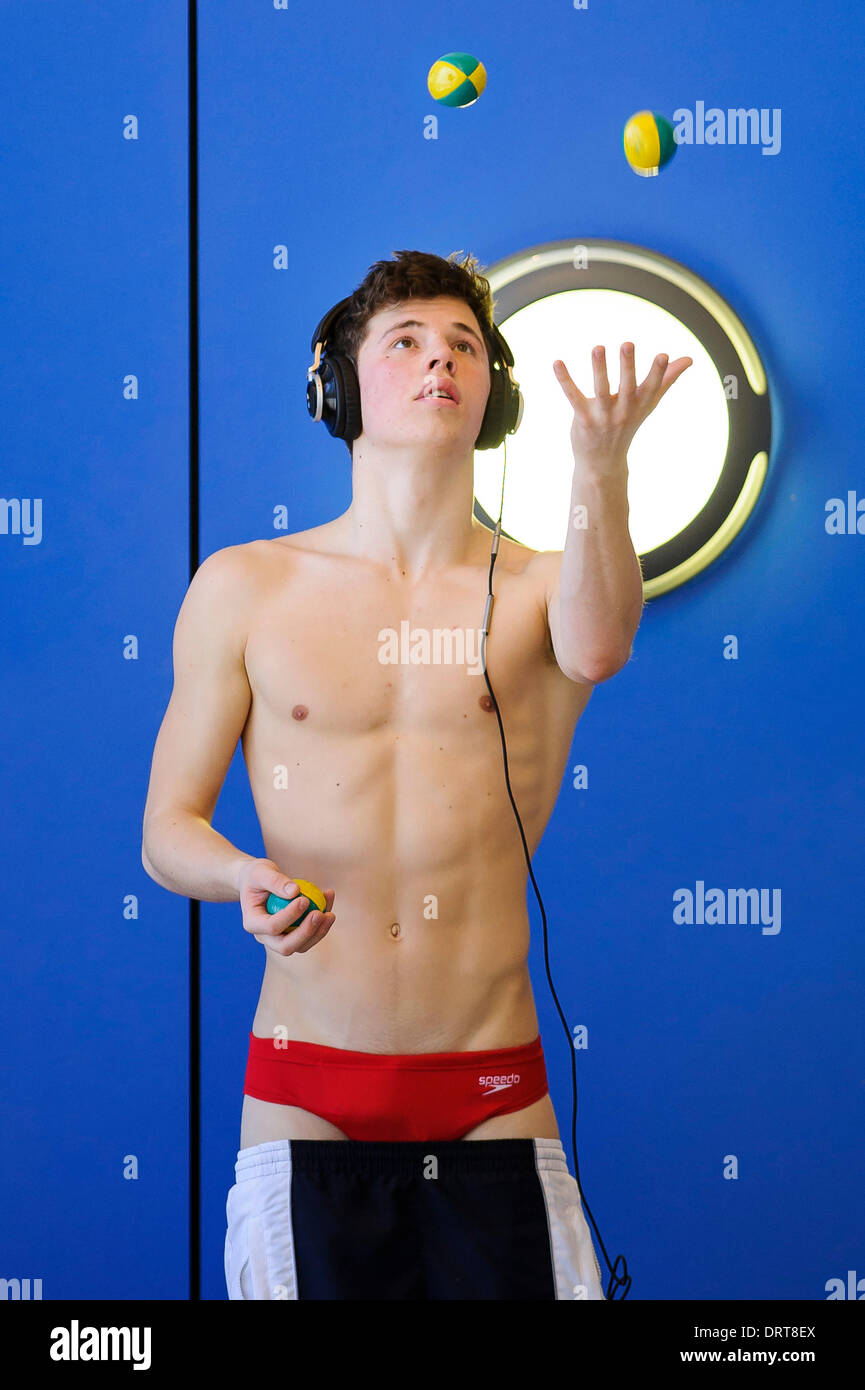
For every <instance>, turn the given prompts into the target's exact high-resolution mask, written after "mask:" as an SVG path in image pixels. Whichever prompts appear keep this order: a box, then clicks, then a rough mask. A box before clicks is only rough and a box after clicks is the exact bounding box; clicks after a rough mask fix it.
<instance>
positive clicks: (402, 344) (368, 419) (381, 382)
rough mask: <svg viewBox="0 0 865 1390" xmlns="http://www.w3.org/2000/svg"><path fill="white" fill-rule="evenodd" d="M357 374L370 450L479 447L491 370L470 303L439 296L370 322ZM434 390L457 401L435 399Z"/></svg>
mask: <svg viewBox="0 0 865 1390" xmlns="http://www.w3.org/2000/svg"><path fill="white" fill-rule="evenodd" d="M409 320H411V323H409V322H408V321H409ZM357 374H358V381H359V383H360V399H361V408H362V411H363V438H364V439H367V440H369V441H370V443H374V444H381V445H389V444H390V445H409V446H411V445H412V444H416V445H418V446H423V445H425V444H435V445H437V446H439V447H440V446H446V447H448V448H451V449H454V450H466V449H471V448H472V447H473V446H474V441H475V440H476V439H477V437H478V434H479V432H480V428H481V422H482V420H483V418H484V411H485V410H486V405H487V399H488V397H489V392H490V367H489V358H488V355H487V348H486V344H485V342H484V339H483V334H482V332H481V326H480V324H479V323H478V320H477V318H476V317H475V314H474V312H473V311H472V310H471V309H470V308H469V306H468V304H467V303H466V302H465V300H463V299H455V298H451V297H450V296H445V295H439V296H438V297H437V298H435V299H416V298H412V299H406V300H402V301H401V302H400V303H399V304H391V305H389V306H388V307H387V308H386V309H379V310H378V312H377V313H375V314H373V315H372V317H371V318H370V319H369V321H368V323H367V326H366V334H365V336H364V339H363V342H362V343H361V346H360V349H359V351H358V358H357ZM434 386H438V387H444V388H446V389H447V390H448V391H449V392H450V393H451V397H454V398H455V399H447V400H443V399H438V398H436V397H434V396H431V395H430V390H431V388H433V387H434Z"/></svg>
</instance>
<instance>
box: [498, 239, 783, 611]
mask: <svg viewBox="0 0 865 1390" xmlns="http://www.w3.org/2000/svg"><path fill="white" fill-rule="evenodd" d="M484 273H485V275H486V277H487V279H488V280H489V282H490V285H491V287H492V292H493V296H494V298H495V318H496V323H497V324H498V326H499V328H500V329H501V330H502V333H503V334H504V336H505V338H506V339H507V342H508V344H509V346H510V348H511V351H512V352H513V354H514V361H515V366H514V369H513V370H514V376H515V377H516V379H517V381H519V383H520V387H521V389H522V392H523V397H524V399H525V409H524V413H523V419H522V423H521V424H520V427H519V429H518V430H517V433H516V434H515V435H509V436H508V440H507V455H508V458H507V473H506V476H505V490H504V514H503V516H502V531H503V532H504V533H505V534H506V535H508V536H510V537H511V539H513V540H516V541H519V542H521V544H523V545H526V546H529V547H530V548H531V549H532V550H563V549H564V546H565V541H566V538H567V528H568V522H569V519H570V517H569V513H570V507H571V482H572V478H573V472H574V457H573V453H572V451H571V443H570V427H571V421H572V419H573V408H572V407H571V405H570V404H569V402H568V400H567V397H566V396H565V394H564V391H563V390H562V387H561V386H560V385H559V382H558V381H557V379H556V377H555V374H554V372H553V362H554V361H555V359H556V358H559V357H560V358H561V359H562V361H563V362H564V364H565V366H566V367H567V369H568V371H569V372H570V374H571V377H572V378H573V380H574V381H575V382H576V384H577V386H578V387H579V389H580V390H581V391H582V392H583V395H585V396H594V394H595V387H594V375H593V371H592V360H591V357H592V348H593V347H594V346H595V345H596V344H597V343H603V344H604V346H605V348H606V362H607V376H608V378H609V382H610V391H611V392H616V391H617V390H618V384H619V352H620V348H621V344H622V343H624V342H633V344H634V363H635V369H636V378H637V385H638V386H639V385H640V383H641V382H642V381H643V380H644V379H645V377H646V376H647V374H648V372H649V369H650V368H651V366H652V362H653V361H654V358H655V356H656V355H657V354H658V353H659V352H665V353H667V355H668V357H669V359H670V361H671V362H672V361H674V360H675V359H676V358H677V357H690V358H691V359H692V360H693V365H692V366H690V367H688V368H687V369H686V371H684V372H683V373H682V375H681V376H680V377H679V378H678V380H676V381H675V382H674V383H673V385H672V386H671V387H670V388H669V390H668V391H667V392H666V394H665V395H664V396H663V397H662V399H661V400H660V402H659V403H658V405H657V406H656V407H655V409H654V410H653V411H652V413H651V415H649V417H648V418H647V419H646V420H644V422H643V424H642V425H641V426H640V428H639V430H638V431H637V433H636V435H635V437H634V439H633V442H632V444H631V447H630V449H629V450H628V503H629V511H630V515H629V526H630V531H631V539H632V541H633V543H634V549H635V550H636V551H637V554H638V555H639V556H640V563H641V566H642V570H643V576H644V581H645V582H644V585H643V592H644V596H645V597H646V598H647V599H648V598H653V597H656V596H657V595H658V594H662V593H665V592H666V591H667V590H669V589H674V588H676V587H677V586H678V585H680V584H684V583H685V582H686V580H688V579H691V578H693V576H694V575H696V574H698V573H699V572H700V571H701V570H703V569H705V568H706V566H707V565H710V564H711V563H712V561H713V560H716V559H717V558H718V556H719V555H720V554H721V553H722V551H724V550H725V549H726V548H727V546H728V545H729V544H730V543H731V541H732V540H733V538H734V537H735V536H736V535H737V534H738V532H739V531H740V530H741V529H742V527H743V526H744V524H745V522H746V521H747V519H748V517H749V516H750V514H751V512H752V510H753V508H754V505H755V503H756V501H757V498H758V496H759V494H760V491H761V488H762V486H763V482H764V480H765V478H766V473H767V469H768V463H769V454H770V447H771V438H772V430H771V423H772V422H771V407H770V401H769V392H768V387H767V380H766V372H765V369H764V367H763V364H762V362H761V360H760V356H759V354H758V352H757V349H756V347H755V346H754V343H753V342H752V340H751V338H750V335H749V334H748V332H747V330H746V328H745V326H744V325H743V323H742V322H741V320H740V319H739V318H738V316H737V315H736V314H735V313H734V311H733V310H732V309H731V307H730V305H729V304H727V302H726V301H725V300H724V299H722V298H721V296H720V295H719V294H718V293H717V291H716V290H714V289H713V288H712V287H711V285H709V284H707V282H706V281H705V280H702V279H701V278H700V277H699V276H698V275H695V274H694V272H693V271H692V270H689V269H688V267H687V266H684V265H681V264H679V263H678V262H677V261H673V260H670V259H669V258H668V257H666V256H662V255H659V254H658V253H657V252H655V251H649V250H646V249H645V248H644V247H641V246H631V245H629V244H627V243H625V242H620V241H603V240H596V239H592V238H587V239H586V240H584V241H580V242H574V241H555V242H548V243H546V244H545V245H543V246H535V247H532V248H531V249H529V250H527V251H520V252H518V253H517V254H516V255H514V256H509V257H508V258H507V259H506V260H503V261H498V262H497V263H496V264H495V265H493V266H491V267H490V268H489V269H488V270H486V271H485V272H484ZM503 455H504V447H503V446H502V447H500V448H498V449H488V450H482V451H478V452H477V453H476V454H475V505H474V512H475V515H476V516H477V517H478V518H479V520H481V521H483V522H484V524H485V525H488V526H494V525H495V518H496V517H497V516H498V514H499V505H500V501H501V490H502V465H503V461H504V460H503ZM575 500H577V501H578V500H579V499H575Z"/></svg>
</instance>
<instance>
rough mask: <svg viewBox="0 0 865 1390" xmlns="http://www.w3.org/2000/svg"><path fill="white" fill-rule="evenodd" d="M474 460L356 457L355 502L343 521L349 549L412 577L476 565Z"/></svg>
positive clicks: (393, 455)
mask: <svg viewBox="0 0 865 1390" xmlns="http://www.w3.org/2000/svg"><path fill="white" fill-rule="evenodd" d="M472 463H473V459H472V457H471V456H470V457H468V458H467V459H464V460H462V461H454V459H453V456H451V457H450V458H442V457H441V456H430V455H428V456H426V457H421V458H419V457H418V456H417V454H414V455H411V456H406V454H402V455H400V454H399V453H398V452H397V453H392V452H388V453H384V454H383V453H381V452H377V453H375V454H373V455H370V454H369V453H367V454H365V455H364V454H356V455H355V458H354V460H353V464H352V501H351V505H350V506H349V507H348V509H347V511H345V512H344V513H343V515H342V516H341V517H340V518H339V523H340V530H341V531H342V533H343V535H344V539H345V544H346V548H347V549H348V550H349V551H350V552H351V553H353V554H356V555H364V556H366V557H367V558H368V559H370V560H375V561H376V562H377V563H379V564H381V565H383V566H384V567H385V568H391V569H393V571H394V572H395V573H398V574H400V575H404V576H406V577H409V578H412V577H414V578H418V579H420V578H422V577H423V576H424V574H426V573H430V572H432V571H434V570H436V569H441V568H445V567H448V566H452V565H458V564H468V563H471V562H472V561H474V560H475V559H476V556H477V553H478V539H479V536H480V533H481V532H483V531H484V528H483V527H481V526H480V524H479V523H478V522H476V521H475V520H474V518H473V515H472V507H473V504H474V477H473V467H472Z"/></svg>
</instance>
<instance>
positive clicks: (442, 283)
mask: <svg viewBox="0 0 865 1390" xmlns="http://www.w3.org/2000/svg"><path fill="white" fill-rule="evenodd" d="M458 256H463V260H462V261H458V260H457V259H456V257H458ZM481 269H482V267H481V265H480V263H479V262H478V261H477V260H476V258H475V257H474V256H473V255H471V254H470V253H463V252H462V251H452V252H451V254H450V255H449V256H448V257H447V259H445V258H444V257H442V256H436V255H433V253H432V252H430V251H395V252H394V259H393V260H390V261H376V262H375V263H374V264H373V265H371V266H370V268H369V270H368V271H367V273H366V275H365V276H364V278H363V280H362V281H361V282H360V284H359V285H358V286H357V289H355V290H354V291H353V293H352V294H351V296H350V298H349V302H348V304H347V305H346V307H345V310H344V311H343V313H342V314H341V315H340V317H339V319H338V320H337V323H336V324H335V325H334V329H333V334H332V336H331V338H330V341H329V342H328V348H329V349H331V350H332V351H333V352H339V353H342V354H344V355H345V356H346V357H348V358H349V359H350V360H351V362H352V364H353V366H354V368H355V370H357V355H358V352H359V350H360V345H361V343H362V342H363V340H364V336H365V334H366V327H367V324H368V323H369V320H370V319H371V318H372V316H373V314H377V313H378V311H379V309H386V308H389V306H390V305H391V304H399V303H400V302H401V301H402V300H404V299H411V298H414V299H435V298H436V296H437V295H450V296H452V297H453V298H455V299H462V300H464V301H465V303H466V304H468V306H469V308H470V309H471V310H472V311H473V313H474V315H475V318H476V319H477V321H478V323H479V324H480V328H481V333H482V334H483V337H484V341H485V343H486V347H487V357H488V359H489V361H490V365H491V366H492V362H493V358H494V353H493V348H492V345H491V338H490V329H491V327H492V323H493V307H494V306H493V296H492V291H491V289H490V282H489V280H487V279H486V277H485V276H484V275H482V274H481ZM345 444H346V447H347V449H348V451H349V453H350V454H352V457H353V456H354V455H353V448H352V444H351V443H350V442H349V441H347V440H346V441H345Z"/></svg>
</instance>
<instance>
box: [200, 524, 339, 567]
mask: <svg viewBox="0 0 865 1390" xmlns="http://www.w3.org/2000/svg"><path fill="white" fill-rule="evenodd" d="M331 525H332V523H331V522H325V523H324V524H323V525H322V526H311V527H310V528H309V529H308V530H306V531H293V532H291V533H286V534H285V535H281V536H273V537H269V538H267V539H259V540H254V541H242V542H240V543H239V544H237V545H226V546H223V548H222V549H221V550H214V551H213V552H212V554H210V555H209V556H208V557H207V560H206V561H205V563H206V564H208V565H210V566H211V567H212V568H216V567H219V568H220V569H226V570H230V569H235V570H238V569H244V568H246V569H248V570H253V569H255V568H256V567H259V568H260V567H261V565H262V564H263V563H266V562H267V561H282V562H285V560H286V559H288V558H289V557H290V556H291V555H296V556H299V555H301V554H302V553H303V552H304V551H310V550H318V549H321V548H323V547H324V546H325V544H326V542H327V540H328V537H329V534H330V527H331Z"/></svg>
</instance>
